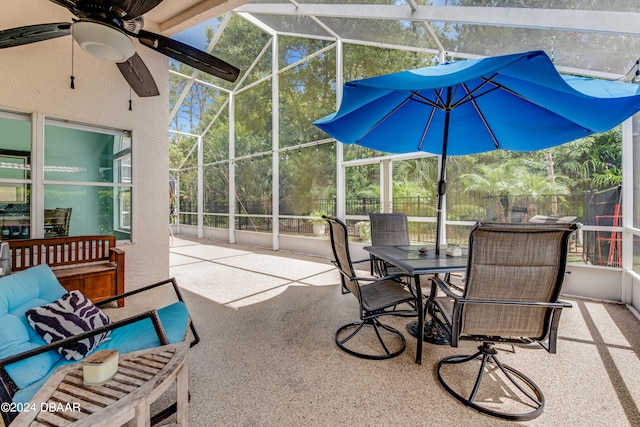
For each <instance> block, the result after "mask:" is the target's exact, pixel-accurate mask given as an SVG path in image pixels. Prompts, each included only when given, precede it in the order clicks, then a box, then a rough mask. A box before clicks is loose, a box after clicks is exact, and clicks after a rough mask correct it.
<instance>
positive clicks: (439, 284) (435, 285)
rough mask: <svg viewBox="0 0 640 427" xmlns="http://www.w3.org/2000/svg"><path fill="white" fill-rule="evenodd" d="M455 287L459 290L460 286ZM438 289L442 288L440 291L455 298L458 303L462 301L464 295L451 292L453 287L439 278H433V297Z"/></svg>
mask: <svg viewBox="0 0 640 427" xmlns="http://www.w3.org/2000/svg"><path fill="white" fill-rule="evenodd" d="M453 287H454V288H456V289H457V290H458V289H459V288H458V286H453ZM438 288H440V290H442V292H444V293H445V294H446V295H447V296H448V297H450V298H453V299H454V300H456V301H459V300H461V299H462V295H460V294H456V293H455V292H453V291H452V290H451V286H449V284H448V283H447V282H445V281H444V280H442V279H441V278H439V277H432V278H431V295H433V296H434V297H435V295H436V293H437V291H438Z"/></svg>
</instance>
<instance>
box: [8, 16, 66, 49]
mask: <svg viewBox="0 0 640 427" xmlns="http://www.w3.org/2000/svg"><path fill="white" fill-rule="evenodd" d="M69 28H71V24H69V23H67V22H59V23H56V24H39V25H28V26H26V27H17V28H10V29H8V30H3V31H0V49H2V48H5V47H14V46H20V45H23V44H29V43H35V42H41V41H44V40H49V39H55V38H57V37H62V36H68V35H69V34H70V33H71V32H70V30H69Z"/></svg>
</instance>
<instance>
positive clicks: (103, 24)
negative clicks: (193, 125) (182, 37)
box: [0, 0, 240, 97]
mask: <svg viewBox="0 0 640 427" xmlns="http://www.w3.org/2000/svg"><path fill="white" fill-rule="evenodd" d="M49 1H51V2H52V3H55V4H57V5H59V6H62V7H64V8H66V9H68V10H69V11H70V12H71V13H73V14H74V15H75V16H76V17H77V19H73V20H72V21H73V22H71V23H69V22H59V23H51V24H38V25H28V26H25V27H17V28H11V29H8V30H3V31H0V49H2V48H8V47H14V46H20V45H24V44H28V43H35V42H40V41H44V40H50V39H54V38H57V37H62V36H67V35H71V36H72V37H73V38H74V40H75V41H76V42H77V43H78V45H80V47H81V48H82V50H84V51H85V52H87V53H88V54H90V55H92V56H95V57H97V58H100V59H105V60H107V61H111V62H115V63H116V64H117V66H118V69H119V70H120V72H121V73H122V75H123V76H124V78H125V79H126V80H127V82H128V83H129V85H130V86H131V88H132V89H133V90H134V91H135V92H136V93H137V94H138V96H141V97H146V96H156V95H159V92H158V87H157V86H156V83H155V81H154V80H153V76H151V73H150V72H149V69H148V68H147V66H146V65H145V64H144V62H143V61H142V58H141V57H140V56H139V55H138V54H137V53H136V50H135V45H134V43H133V41H132V40H131V37H135V38H137V39H138V41H139V42H140V44H142V45H144V46H147V47H148V48H150V49H153V50H155V51H157V52H160V53H162V54H164V55H167V56H169V57H171V58H173V59H176V60H178V61H180V62H182V63H184V64H187V65H189V66H191V67H193V68H196V69H198V70H201V71H204V72H205V73H209V74H211V75H214V76H216V77H220V78H221V79H224V80H227V81H230V82H233V81H235V80H236V79H237V78H238V74H239V72H240V71H239V70H238V69H237V68H236V67H234V66H233V65H231V64H228V63H226V62H225V61H222V60H221V59H218V58H216V57H214V56H212V55H210V54H208V53H206V52H204V51H201V50H199V49H196V48H194V47H191V46H189V45H187V44H184V43H182V42H179V41H177V40H173V39H170V38H168V37H164V36H161V35H159V34H155V33H152V32H149V31H145V30H143V29H142V27H143V26H144V19H143V16H142V15H144V14H145V13H147V12H149V11H150V10H151V9H153V8H154V7H156V6H157V5H159V4H160V3H162V1H163V0H104V1H103V0H49Z"/></svg>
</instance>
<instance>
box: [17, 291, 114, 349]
mask: <svg viewBox="0 0 640 427" xmlns="http://www.w3.org/2000/svg"><path fill="white" fill-rule="evenodd" d="M26 315H27V320H28V321H29V325H31V327H32V328H33V329H35V331H36V332H37V333H38V334H39V335H40V336H41V337H42V338H43V339H44V340H45V341H46V342H47V343H52V342H55V341H59V340H61V339H64V338H68V337H71V336H74V335H77V334H80V333H82V332H85V331H90V330H92V329H95V328H98V327H100V326H105V325H108V324H110V323H111V320H110V319H109V317H108V316H107V315H106V314H104V313H103V312H102V310H100V309H99V308H98V307H96V306H95V305H93V303H92V302H91V301H90V300H89V299H88V298H87V297H86V296H84V295H83V294H82V293H81V292H80V291H71V292H69V293H67V294H64V295H63V296H62V297H61V298H60V299H58V300H57V301H54V302H52V303H50V304H46V305H43V306H41V307H35V308H32V309H30V310H28V311H27V312H26ZM110 334H111V331H108V332H104V333H102V334H97V335H94V336H92V337H89V338H85V339H83V340H80V341H78V342H75V343H72V344H67V345H66V346H65V347H60V348H58V351H59V352H60V354H61V355H62V356H63V357H64V358H65V359H67V360H81V359H82V358H84V357H85V356H86V355H88V354H89V353H91V352H92V351H93V350H94V349H95V348H96V347H98V346H99V345H100V344H101V343H102V342H103V341H104V340H106V339H108V337H109V335H110Z"/></svg>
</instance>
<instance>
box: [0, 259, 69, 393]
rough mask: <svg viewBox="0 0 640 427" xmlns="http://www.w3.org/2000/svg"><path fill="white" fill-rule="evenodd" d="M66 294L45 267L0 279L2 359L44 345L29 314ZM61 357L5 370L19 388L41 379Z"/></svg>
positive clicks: (49, 356)
mask: <svg viewBox="0 0 640 427" xmlns="http://www.w3.org/2000/svg"><path fill="white" fill-rule="evenodd" d="M65 293H67V291H66V290H65V289H64V288H63V287H62V285H61V284H60V282H58V279H56V276H54V274H53V272H52V271H51V269H50V268H49V266H48V265H46V264H41V265H38V266H36V267H32V268H29V269H26V270H22V271H20V272H18V273H15V274H11V275H9V276H5V277H2V278H0V325H2V327H0V343H1V345H0V359H3V358H5V357H8V356H13V355H15V354H19V353H22V352H25V351H28V350H31V349H33V348H36V347H40V346H42V345H44V344H45V342H44V340H43V339H42V337H40V335H38V334H37V333H36V331H34V330H33V328H32V327H31V326H29V324H28V323H27V317H26V315H25V313H26V311H27V310H29V309H31V308H33V307H38V306H41V305H43V304H47V303H50V302H51V301H55V300H56V299H58V298H60V297H61V296H62V295H64V294H65ZM61 359H62V356H61V355H60V353H58V352H57V351H53V350H52V351H49V352H47V353H43V354H40V355H38V356H34V357H31V358H29V359H26V360H23V361H20V362H16V363H13V364H11V365H8V366H7V367H6V370H7V373H8V374H9V376H11V378H13V380H14V382H15V383H16V385H17V386H18V387H20V388H23V387H26V386H28V385H29V384H32V383H34V382H36V381H38V380H40V379H41V378H43V377H44V376H45V375H47V373H48V372H49V371H50V370H51V368H52V367H53V365H54V364H56V363H57V362H59V361H60V360H61Z"/></svg>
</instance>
